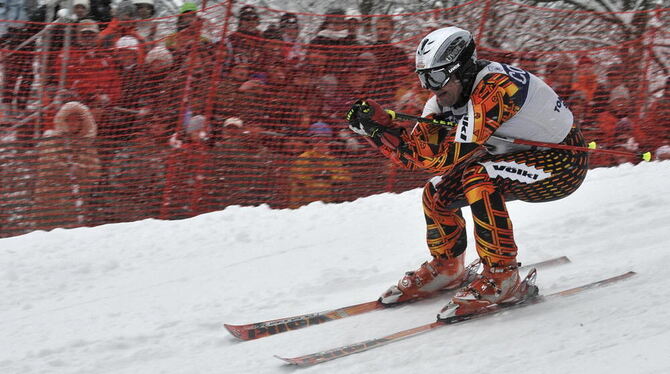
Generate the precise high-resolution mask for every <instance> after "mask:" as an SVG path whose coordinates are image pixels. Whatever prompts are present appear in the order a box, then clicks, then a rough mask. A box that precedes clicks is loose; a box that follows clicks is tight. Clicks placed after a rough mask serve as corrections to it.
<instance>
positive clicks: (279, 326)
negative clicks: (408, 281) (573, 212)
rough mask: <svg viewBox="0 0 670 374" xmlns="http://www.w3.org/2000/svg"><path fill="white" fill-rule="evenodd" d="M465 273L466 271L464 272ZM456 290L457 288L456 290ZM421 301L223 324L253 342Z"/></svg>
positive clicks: (558, 262) (370, 303)
mask: <svg viewBox="0 0 670 374" xmlns="http://www.w3.org/2000/svg"><path fill="white" fill-rule="evenodd" d="M569 262H570V259H569V258H568V257H566V256H560V257H555V258H551V259H548V260H545V261H541V262H538V263H535V264H530V265H527V266H524V268H531V267H535V268H545V267H550V266H556V265H561V264H567V263H569ZM466 271H467V270H466ZM469 281H470V279H468V280H466V281H465V282H464V283H469ZM456 289H457V288H456ZM456 289H450V290H444V291H442V292H437V293H436V294H435V295H439V294H443V293H444V292H450V291H452V292H453V291H455V290H456ZM418 300H421V299H415V300H411V301H407V302H404V303H396V304H393V305H385V304H382V303H381V302H379V300H374V301H368V302H364V303H360V304H354V305H349V306H344V307H340V308H336V309H331V310H326V311H323V312H317V313H308V314H301V315H297V316H293V317H286V318H279V319H273V320H268V321H263V322H256V323H249V324H245V325H231V324H224V327H225V328H226V329H227V330H228V332H230V333H231V334H232V335H233V336H234V337H236V338H238V339H241V340H254V339H260V338H264V337H267V336H271V335H276V334H279V333H282V332H287V331H292V330H298V329H301V328H305V327H309V326H314V325H320V324H322V323H325V322H330V321H334V320H338V319H342V318H346V317H351V316H356V315H359V314H363V313H368V312H372V311H374V310H380V309H386V308H392V307H396V306H398V305H406V304H410V303H413V302H416V301H418Z"/></svg>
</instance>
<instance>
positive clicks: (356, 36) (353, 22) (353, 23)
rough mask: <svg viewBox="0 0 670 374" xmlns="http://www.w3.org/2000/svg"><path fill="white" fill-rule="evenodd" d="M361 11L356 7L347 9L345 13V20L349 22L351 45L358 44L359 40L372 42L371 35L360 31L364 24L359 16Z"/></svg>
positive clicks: (348, 39) (348, 29)
mask: <svg viewBox="0 0 670 374" xmlns="http://www.w3.org/2000/svg"><path fill="white" fill-rule="evenodd" d="M358 13H359V12H358V11H357V10H356V9H352V8H350V9H347V11H346V12H345V14H346V15H347V17H345V21H346V23H347V41H348V43H349V44H351V45H358V44H359V42H361V41H362V42H364V44H371V43H372V42H371V41H370V36H369V35H362V34H361V33H360V28H361V26H362V25H363V23H362V20H361V19H360V17H358V16H357V14H358Z"/></svg>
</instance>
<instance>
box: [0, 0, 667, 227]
mask: <svg viewBox="0 0 670 374" xmlns="http://www.w3.org/2000/svg"><path fill="white" fill-rule="evenodd" d="M35 9H36V11H34V12H33V13H32V15H30V16H29V17H28V19H30V20H32V21H42V22H44V21H45V20H47V11H46V8H45V7H44V6H42V7H36V8H35ZM55 11H56V14H57V15H58V16H60V17H64V16H68V17H71V18H70V20H72V19H76V20H77V23H76V26H75V27H74V28H73V29H72V30H71V32H72V35H71V36H70V38H69V39H68V33H67V32H66V30H65V29H64V27H65V26H63V25H61V24H58V25H56V26H52V25H49V26H47V27H51V28H52V30H50V36H51V43H50V44H49V47H48V48H49V51H50V52H53V53H49V54H48V56H49V57H48V61H47V64H46V66H47V69H46V76H45V79H44V82H43V83H44V84H45V85H47V86H48V87H49V89H48V90H47V91H46V92H52V93H54V95H45V96H49V97H45V98H43V99H44V100H45V101H42V106H43V107H46V108H48V110H45V111H44V113H41V114H42V115H41V116H39V118H40V119H41V120H40V122H39V123H37V125H35V123H34V121H33V122H31V121H24V122H22V123H23V124H22V125H21V126H13V128H14V129H16V130H17V132H16V134H17V141H20V142H22V143H21V144H22V145H23V148H22V149H27V150H29V151H31V152H35V154H36V157H37V159H38V161H37V162H36V165H37V171H36V178H35V180H36V183H35V186H34V192H33V195H34V202H35V209H34V212H35V213H34V214H33V217H34V219H35V221H36V222H41V223H42V224H43V223H44V222H54V224H55V225H57V226H68V227H71V226H76V225H83V224H100V223H105V222H114V221H127V220H134V219H141V218H146V217H161V218H180V217H187V216H190V215H194V214H198V213H202V212H205V211H209V210H213V209H221V208H223V207H225V206H228V205H234V204H242V205H249V204H261V203H266V204H269V205H270V206H273V207H298V206H300V205H304V204H306V203H309V202H311V201H316V200H322V201H343V200H347V199H352V198H356V197H358V196H361V195H364V194H366V193H370V192H373V191H370V190H369V188H370V187H369V185H370V179H375V180H381V181H382V182H381V183H379V185H382V186H383V188H382V189H386V190H389V189H391V190H393V189H394V186H392V185H391V186H389V185H388V183H386V182H384V181H388V180H389V176H388V175H379V172H378V170H388V168H384V167H380V166H379V164H380V163H382V162H385V161H383V160H382V158H380V157H379V156H378V155H377V153H376V152H374V151H373V150H372V149H371V148H370V147H369V146H368V145H367V144H366V143H363V142H361V140H360V139H359V138H358V137H355V136H353V135H352V134H351V132H350V131H349V130H348V129H347V128H346V126H345V124H344V121H343V120H342V118H341V117H342V115H343V113H345V112H346V110H347V108H348V105H349V103H350V102H351V101H352V100H353V99H355V98H357V97H362V96H366V97H372V98H374V99H376V100H377V101H379V102H380V103H381V104H382V105H384V106H387V107H390V108H394V109H396V110H398V111H402V112H408V113H412V114H419V113H420V112H421V109H422V107H423V103H424V102H425V100H426V99H427V98H428V97H427V95H428V92H426V91H425V90H423V89H421V88H420V86H419V85H418V80H417V79H415V77H414V76H413V74H412V68H413V59H412V51H413V47H414V45H405V44H403V45H402V46H401V45H398V44H394V32H395V23H394V18H393V17H377V18H376V19H374V20H371V19H367V20H362V19H360V18H359V17H353V16H349V15H347V13H346V12H345V11H344V10H342V9H332V10H330V11H329V12H328V13H327V16H326V17H324V18H323V22H322V24H321V25H320V26H319V27H318V29H317V30H316V31H315V32H314V33H313V36H312V37H311V38H308V37H307V35H304V33H303V30H302V26H303V25H301V23H300V17H298V16H297V15H296V14H293V13H284V14H277V15H276V18H277V19H276V20H271V19H266V20H261V17H260V16H259V13H258V11H257V9H256V8H255V7H253V6H250V5H246V6H242V7H241V8H240V9H239V10H238V11H237V13H236V14H235V15H234V16H235V17H234V19H235V20H236V25H234V26H235V27H234V30H235V31H234V32H232V33H229V35H228V36H227V37H223V38H210V37H209V36H207V35H206V33H204V32H203V25H204V24H205V23H206V22H208V21H207V19H205V18H204V17H203V16H202V14H201V12H200V11H199V9H198V7H197V6H196V5H195V4H193V3H188V2H187V3H184V4H183V5H182V6H181V8H180V10H179V14H178V15H177V16H176V18H175V19H156V18H154V17H155V16H156V12H155V5H154V2H153V0H132V1H131V0H123V1H121V2H120V3H118V5H117V6H116V8H115V9H113V10H112V9H110V6H109V1H104V0H73V13H74V16H75V17H73V16H72V15H64V13H62V12H59V9H55ZM170 21H171V22H174V27H172V28H171V27H165V24H166V23H167V22H170ZM17 25H18V24H17ZM261 25H264V27H263V29H261ZM40 27H42V28H40ZM43 27H44V25H41V26H39V27H38V26H36V24H27V26H26V25H24V26H22V28H20V29H19V28H14V29H11V30H8V31H7V33H6V34H5V35H4V36H3V38H2V49H3V50H13V49H17V48H18V51H17V52H16V53H13V54H10V55H9V56H8V57H4V58H3V62H2V64H3V66H4V79H3V87H2V103H3V105H4V107H3V108H2V109H3V111H4V112H5V113H10V112H11V111H10V110H9V108H13V109H16V110H18V111H19V112H20V111H24V113H28V111H26V108H27V106H28V102H29V98H30V97H31V88H32V92H34V86H35V85H34V84H33V83H34V82H33V80H34V73H33V60H32V59H33V55H32V54H27V53H19V52H30V51H33V52H34V51H35V48H36V43H35V40H30V39H31V37H33V36H34V35H36V34H39V33H40V32H42V31H41V30H43ZM68 43H69V44H68ZM66 44H67V48H64V46H66ZM403 47H406V48H403ZM484 57H485V56H484ZM503 62H510V63H518V64H520V65H521V66H522V67H526V68H528V69H529V70H531V71H533V72H534V73H536V74H538V75H542V76H543V78H545V79H546V80H547V82H548V83H549V84H551V85H552V87H553V88H554V89H555V90H556V91H557V92H558V93H559V94H560V95H561V96H562V97H563V98H565V100H566V102H567V103H568V104H569V105H570V107H571V108H572V110H573V112H574V114H575V118H576V119H577V121H578V122H579V123H580V125H581V126H582V128H583V129H584V132H585V134H586V136H587V138H593V139H599V140H600V142H599V144H600V145H601V146H605V147H609V148H617V147H619V148H625V149H628V150H641V149H645V150H649V149H656V150H658V152H657V153H658V156H659V157H667V156H664V155H668V154H670V152H668V151H665V149H667V148H668V147H670V139H668V138H667V136H668V134H669V133H670V131H668V126H669V124H668V118H670V115H669V114H670V113H668V112H669V111H670V109H669V104H668V94H667V89H668V87H667V86H668V84H666V87H665V89H664V90H665V91H664V94H662V95H660V98H659V99H657V100H655V101H653V102H652V103H651V104H649V106H648V107H647V108H637V107H632V106H631V105H630V102H631V98H632V96H631V88H632V87H629V86H628V85H630V84H631V82H629V81H626V80H625V79H624V78H625V74H624V72H623V70H622V64H615V65H611V66H610V67H609V68H608V71H607V74H606V75H605V76H604V78H605V79H600V77H599V75H598V73H597V72H596V67H595V64H594V63H593V61H592V60H591V59H590V58H589V57H588V56H582V57H580V59H579V61H577V62H576V63H575V64H571V63H570V62H569V61H568V60H566V59H562V58H561V59H556V60H551V61H548V62H546V59H545V62H544V63H543V64H542V65H538V64H535V65H533V66H524V65H525V64H524V60H521V59H520V60H514V59H513V58H512V59H510V61H503ZM573 72H574V74H573ZM19 82H20V84H18V85H17V83H19ZM632 83H633V84H637V82H632ZM17 86H18V87H17ZM5 121H6V119H5ZM14 122H16V121H14ZM14 122H9V123H10V124H12V123H14ZM19 123H21V122H20V121H19ZM35 127H37V128H38V131H34V128H35ZM36 134H37V136H36ZM663 136H665V138H663ZM664 152H666V153H664ZM592 160H593V163H594V164H596V165H598V166H603V165H605V166H609V165H614V164H618V163H621V162H625V161H631V160H622V159H620V158H614V157H611V156H594V157H593V159H592ZM393 172H394V173H395V172H396V171H393ZM63 186H69V187H67V188H63ZM375 192H376V191H375ZM51 195H54V196H57V197H58V198H57V199H52V200H49V196H51ZM66 206H67V207H66ZM64 217H68V218H67V219H65V218H64ZM0 218H1V217H0ZM1 225H2V224H1V223H0V226H1ZM0 229H1V227H0Z"/></svg>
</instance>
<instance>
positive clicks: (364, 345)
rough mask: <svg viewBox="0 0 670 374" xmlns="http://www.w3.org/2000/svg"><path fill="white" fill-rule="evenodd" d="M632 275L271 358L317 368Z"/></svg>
mask: <svg viewBox="0 0 670 374" xmlns="http://www.w3.org/2000/svg"><path fill="white" fill-rule="evenodd" d="M635 274H636V273H635V272H634V271H629V272H627V273H623V274H620V275H617V276H614V277H610V278H605V279H601V280H599V281H595V282H591V283H587V284H583V285H581V286H577V287H573V288H569V289H566V290H562V291H558V292H555V293H552V294H549V295H544V296H543V295H537V296H535V297H531V298H529V299H526V300H525V301H524V302H521V303H515V304H495V305H491V306H490V307H487V308H485V309H482V310H479V311H478V312H477V313H475V314H468V315H460V316H459V315H456V316H452V317H448V318H445V319H441V320H438V321H435V322H431V323H427V324H425V325H421V326H417V327H414V328H411V329H407V330H402V331H398V332H396V333H393V334H391V335H387V336H385V337H382V338H377V339H370V340H366V341H363V342H359V343H354V344H348V345H344V346H342V347H338V348H334V349H330V350H327V351H323V352H318V353H312V354H307V355H304V356H298V357H281V356H277V355H275V356H274V357H276V358H278V359H280V360H282V361H284V362H286V363H288V364H291V365H297V366H313V365H317V364H320V363H323V362H327V361H331V360H334V359H337V358H341V357H345V356H349V355H352V354H354V353H360V352H364V351H367V350H370V349H372V348H376V347H380V346H382V345H386V344H389V343H392V342H396V341H399V340H402V339H406V338H409V337H412V336H417V335H419V334H422V333H425V332H427V331H431V330H435V329H437V328H440V327H444V326H448V325H453V324H456V323H459V322H464V321H468V320H473V319H477V318H482V317H485V316H490V315H494V314H497V313H500V312H502V311H505V310H510V309H517V308H522V307H525V306H529V305H534V304H539V303H542V302H544V301H548V300H550V299H554V298H558V297H563V296H570V295H574V294H577V293H580V292H583V291H586V290H589V289H592V288H596V287H601V286H604V285H608V284H611V283H615V282H618V281H621V280H624V279H628V278H630V277H632V276H633V275H635Z"/></svg>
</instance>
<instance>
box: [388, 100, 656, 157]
mask: <svg viewBox="0 0 670 374" xmlns="http://www.w3.org/2000/svg"><path fill="white" fill-rule="evenodd" d="M386 113H388V114H389V115H390V116H391V119H393V120H407V121H417V122H423V123H429V124H431V125H436V126H441V127H456V125H457V123H456V122H452V121H445V120H441V119H433V118H426V117H419V116H413V115H411V114H404V113H398V112H395V111H393V110H391V109H386ZM495 138H496V139H498V140H502V141H505V142H509V143H514V144H522V145H529V146H533V147H544V148H554V149H565V150H569V151H581V152H585V151H587V152H598V153H607V154H611V155H617V156H626V157H630V156H633V157H637V158H640V159H642V160H644V161H651V152H632V151H622V150H616V149H603V148H598V144H597V143H596V142H590V143H589V144H588V146H587V147H580V146H574V145H567V144H555V143H545V142H536V141H532V140H524V139H514V138H506V137H500V136H495Z"/></svg>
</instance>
